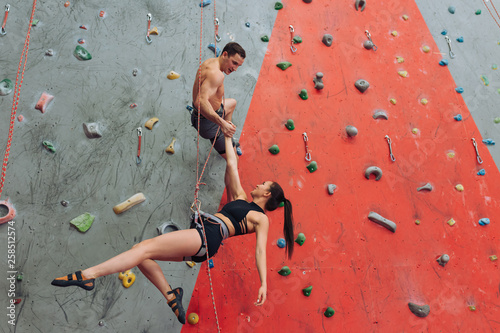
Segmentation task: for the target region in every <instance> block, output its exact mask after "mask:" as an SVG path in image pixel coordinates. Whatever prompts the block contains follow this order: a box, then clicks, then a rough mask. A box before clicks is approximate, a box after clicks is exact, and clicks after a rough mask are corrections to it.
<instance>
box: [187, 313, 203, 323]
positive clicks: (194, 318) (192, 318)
mask: <svg viewBox="0 0 500 333" xmlns="http://www.w3.org/2000/svg"><path fill="white" fill-rule="evenodd" d="M199 320H200V317H199V316H198V315H197V314H196V313H194V312H192V313H190V314H189V315H188V323H190V324H191V325H196V324H198V321H199Z"/></svg>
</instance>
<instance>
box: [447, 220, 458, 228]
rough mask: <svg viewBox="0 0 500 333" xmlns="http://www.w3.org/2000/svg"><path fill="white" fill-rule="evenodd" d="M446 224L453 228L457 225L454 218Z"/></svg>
mask: <svg viewBox="0 0 500 333" xmlns="http://www.w3.org/2000/svg"><path fill="white" fill-rule="evenodd" d="M446 223H448V225H449V226H450V227H452V226H454V225H455V223H456V222H455V220H454V219H453V218H451V219H449V220H448V222H446Z"/></svg>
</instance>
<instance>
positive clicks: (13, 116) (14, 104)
mask: <svg viewBox="0 0 500 333" xmlns="http://www.w3.org/2000/svg"><path fill="white" fill-rule="evenodd" d="M35 8H36V0H33V9H32V10H31V17H30V22H29V26H28V33H27V34H26V39H25V40H24V47H23V52H22V53H21V58H20V59H19V66H18V67H17V75H16V84H15V86H14V97H13V99H12V110H11V113H10V126H9V138H8V140H7V148H6V149H5V155H4V158H3V164H2V175H1V177H0V197H1V196H2V191H3V185H4V183H5V173H6V171H7V163H8V162H9V155H10V147H11V144H12V136H13V134H14V121H15V119H16V112H17V106H18V105H19V96H20V94H21V86H22V85H23V80H24V71H25V69H26V63H27V61H28V50H29V47H30V33H31V25H32V24H33V17H34V16H35ZM21 67H22V70H21ZM19 74H21V80H19Z"/></svg>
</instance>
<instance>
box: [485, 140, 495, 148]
mask: <svg viewBox="0 0 500 333" xmlns="http://www.w3.org/2000/svg"><path fill="white" fill-rule="evenodd" d="M483 143H484V144H487V145H488V146H494V145H495V141H493V139H484V140H483Z"/></svg>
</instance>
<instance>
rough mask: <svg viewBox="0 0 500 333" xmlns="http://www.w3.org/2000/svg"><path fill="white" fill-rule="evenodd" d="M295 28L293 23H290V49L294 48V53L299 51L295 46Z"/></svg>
mask: <svg viewBox="0 0 500 333" xmlns="http://www.w3.org/2000/svg"><path fill="white" fill-rule="evenodd" d="M294 31H295V30H294V29H293V25H290V35H291V37H290V49H291V50H292V53H295V52H297V48H296V47H295V46H293V32H294Z"/></svg>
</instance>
